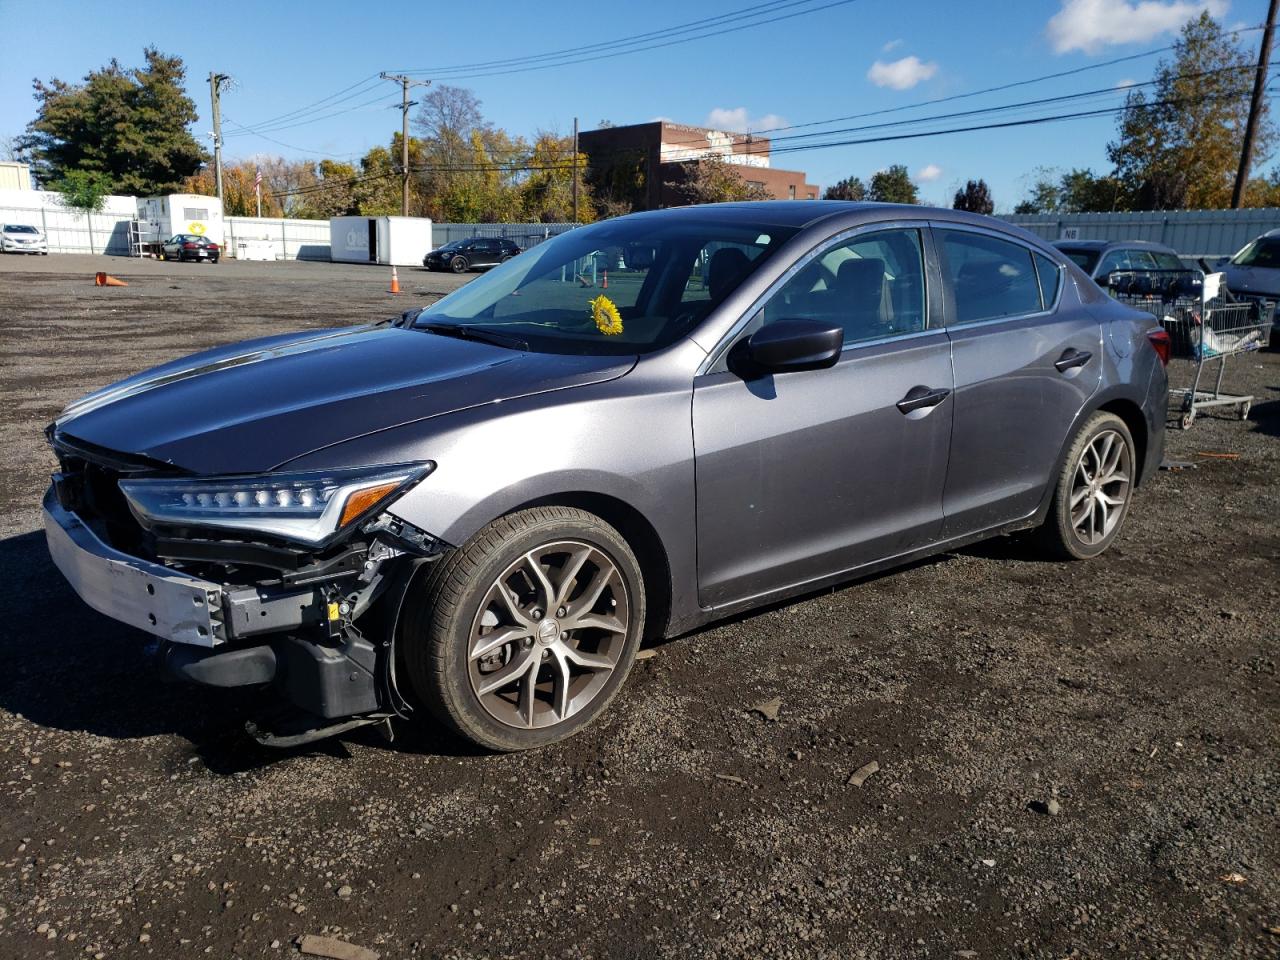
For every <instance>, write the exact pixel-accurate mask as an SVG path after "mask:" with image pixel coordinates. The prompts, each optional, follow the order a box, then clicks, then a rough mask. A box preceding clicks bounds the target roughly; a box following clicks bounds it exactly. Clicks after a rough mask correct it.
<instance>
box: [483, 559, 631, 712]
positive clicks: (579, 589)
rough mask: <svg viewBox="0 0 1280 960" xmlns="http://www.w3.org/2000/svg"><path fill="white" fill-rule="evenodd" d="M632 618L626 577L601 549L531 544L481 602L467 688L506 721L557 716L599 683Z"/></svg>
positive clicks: (614, 661)
mask: <svg viewBox="0 0 1280 960" xmlns="http://www.w3.org/2000/svg"><path fill="white" fill-rule="evenodd" d="M630 621H631V612H630V604H629V599H628V596H627V587H626V581H625V580H624V579H623V577H622V575H621V574H620V573H619V571H618V567H617V565H616V564H615V563H614V561H613V560H612V559H611V558H610V557H609V556H608V555H607V554H606V553H605V552H604V551H603V550H601V549H600V548H599V547H595V546H592V545H591V544H588V543H583V542H581V541H576V540H562V541H556V542H553V543H547V544H544V545H542V546H540V547H537V548H535V549H533V550H530V551H529V552H527V553H525V554H523V555H522V556H520V557H519V558H518V559H516V560H515V561H514V562H513V563H511V564H510V565H509V566H508V567H507V568H506V570H505V571H503V573H502V574H501V575H500V576H499V577H498V578H497V579H496V580H495V581H494V582H493V583H492V584H491V585H490V587H489V589H488V591H487V592H486V593H485V595H484V599H483V600H482V601H481V603H480V607H479V609H478V611H477V613H476V616H475V619H474V621H473V623H472V627H471V633H470V636H469V639H468V648H467V673H468V676H469V678H470V681H471V689H472V692H473V693H475V695H476V698H477V699H478V700H479V701H480V704H481V705H482V706H483V707H484V709H485V711H486V712H487V713H488V714H489V715H490V716H491V717H493V718H494V719H495V720H498V721H499V722H501V723H503V724H506V725H507V726H511V727H517V728H522V729H532V728H538V727H547V726H552V725H554V724H558V723H561V722H563V721H565V720H567V719H568V718H570V717H572V716H573V715H574V714H576V713H578V712H580V711H581V710H583V709H584V708H585V707H586V706H587V705H588V704H590V703H591V702H592V701H593V700H594V699H595V698H596V697H597V696H598V695H599V694H600V692H601V691H602V690H603V689H604V687H605V686H606V684H607V683H608V681H609V677H610V675H611V674H612V673H613V671H614V670H615V669H616V668H617V667H618V664H619V660H620V658H621V656H622V652H623V650H624V648H625V646H626V640H627V632H628V630H629V629H630Z"/></svg>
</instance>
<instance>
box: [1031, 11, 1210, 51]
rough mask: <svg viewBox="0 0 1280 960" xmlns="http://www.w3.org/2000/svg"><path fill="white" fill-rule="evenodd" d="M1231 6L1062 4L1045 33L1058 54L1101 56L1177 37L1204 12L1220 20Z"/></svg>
mask: <svg viewBox="0 0 1280 960" xmlns="http://www.w3.org/2000/svg"><path fill="white" fill-rule="evenodd" d="M1228 6H1229V3H1228V0H1137V2H1131V0H1062V9H1061V10H1059V11H1058V12H1057V13H1055V14H1054V15H1053V16H1052V17H1051V18H1050V20H1049V24H1048V26H1047V27H1046V28H1045V33H1046V34H1047V35H1048V37H1049V42H1050V43H1051V44H1052V45H1053V49H1054V52H1055V53H1069V52H1070V51H1072V50H1081V51H1083V52H1084V53H1097V52H1098V51H1099V50H1101V49H1102V48H1103V47H1108V46H1115V45H1117V44H1122V43H1138V42H1140V41H1148V40H1151V39H1153V38H1154V37H1158V36H1160V35H1161V34H1166V33H1174V32H1175V31H1177V30H1179V29H1180V28H1181V27H1182V25H1183V24H1184V23H1186V22H1187V21H1188V20H1190V19H1192V18H1193V17H1196V16H1199V14H1200V11H1201V10H1208V11H1209V12H1210V13H1211V14H1213V16H1215V17H1220V16H1222V15H1223V14H1224V13H1226V12H1227V7H1228Z"/></svg>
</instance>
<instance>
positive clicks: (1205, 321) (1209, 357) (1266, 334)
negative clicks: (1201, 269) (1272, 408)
mask: <svg viewBox="0 0 1280 960" xmlns="http://www.w3.org/2000/svg"><path fill="white" fill-rule="evenodd" d="M1109 286H1110V290H1111V295H1112V296H1114V297H1115V298H1116V299H1117V300H1119V301H1121V302H1122V303H1126V304H1128V305H1129V306H1132V307H1136V308H1137V309H1139V310H1143V311H1146V312H1147V313H1151V314H1153V315H1154V316H1155V317H1156V319H1157V320H1159V321H1160V323H1161V324H1162V325H1163V326H1164V328H1165V330H1167V331H1168V333H1169V347H1170V355H1171V357H1173V358H1176V359H1178V360H1181V361H1186V362H1187V363H1188V366H1189V370H1188V372H1187V375H1188V377H1189V379H1190V381H1191V383H1190V386H1174V387H1170V389H1169V397H1170V399H1171V400H1173V401H1174V404H1175V407H1176V409H1177V411H1178V415H1179V422H1180V424H1181V426H1182V429H1183V430H1186V429H1188V428H1189V427H1190V426H1191V425H1192V424H1193V423H1195V420H1196V414H1197V413H1199V412H1200V411H1201V410H1205V409H1209V408H1211V407H1232V408H1234V409H1235V411H1236V413H1237V414H1238V415H1239V417H1240V419H1241V420H1245V419H1247V418H1248V416H1249V409H1250V407H1252V405H1253V397H1252V396H1250V395H1245V394H1236V393H1223V391H1222V381H1223V378H1224V377H1225V375H1226V370H1227V358H1228V357H1231V356H1235V355H1236V354H1241V353H1248V352H1249V351H1252V350H1259V349H1261V348H1262V347H1263V346H1265V345H1266V343H1267V342H1268V340H1269V339H1270V337H1271V323H1272V317H1273V314H1274V312H1275V303H1274V302H1272V301H1268V300H1260V299H1249V300H1241V299H1237V298H1235V297H1233V296H1232V295H1231V294H1230V293H1229V292H1228V291H1227V290H1226V289H1225V288H1219V289H1217V290H1216V291H1215V290H1214V288H1215V287H1217V284H1213V283H1210V284H1207V285H1206V284H1205V283H1204V280H1203V278H1202V277H1201V276H1200V274H1199V273H1198V272H1196V271H1191V270H1142V271H1131V272H1130V271H1125V272H1120V273H1114V274H1112V275H1111V278H1110V284H1109ZM1206 292H1208V293H1210V294H1211V296H1210V297H1209V298H1207V299H1206V298H1205V296H1204V294H1205V293H1206ZM1213 361H1217V364H1218V369H1217V376H1216V378H1214V384H1213V389H1212V390H1210V389H1207V388H1206V389H1202V388H1201V385H1202V384H1203V383H1204V382H1205V381H1206V380H1207V379H1209V377H1212V372H1210V374H1209V376H1208V377H1207V376H1206V372H1205V367H1206V366H1207V365H1208V364H1210V363H1212V362H1213ZM1171 379H1172V378H1171Z"/></svg>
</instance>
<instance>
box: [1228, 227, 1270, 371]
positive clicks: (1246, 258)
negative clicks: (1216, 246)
mask: <svg viewBox="0 0 1280 960" xmlns="http://www.w3.org/2000/svg"><path fill="white" fill-rule="evenodd" d="M1218 268H1219V269H1220V270H1221V271H1222V274H1223V280H1224V281H1225V282H1226V285H1227V289H1228V290H1230V291H1231V292H1232V293H1233V294H1235V295H1236V296H1238V297H1241V298H1245V299H1250V300H1258V301H1267V302H1269V303H1272V304H1276V305H1277V307H1276V312H1277V316H1278V318H1280V230H1272V231H1270V232H1268V233H1264V234H1263V235H1262V236H1260V237H1257V238H1256V239H1253V240H1250V241H1249V242H1248V243H1247V244H1245V246H1244V249H1242V250H1241V251H1240V252H1239V253H1237V254H1236V255H1235V256H1232V257H1229V258H1227V259H1226V260H1224V261H1222V262H1221V263H1220V264H1219V267H1218ZM1271 348H1272V349H1273V350H1276V349H1280V329H1277V328H1276V327H1274V326H1273V327H1272V330H1271Z"/></svg>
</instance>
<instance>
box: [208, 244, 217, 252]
mask: <svg viewBox="0 0 1280 960" xmlns="http://www.w3.org/2000/svg"><path fill="white" fill-rule="evenodd" d="M209 249H210V250H217V249H218V245H217V244H216V243H211V244H209Z"/></svg>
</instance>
